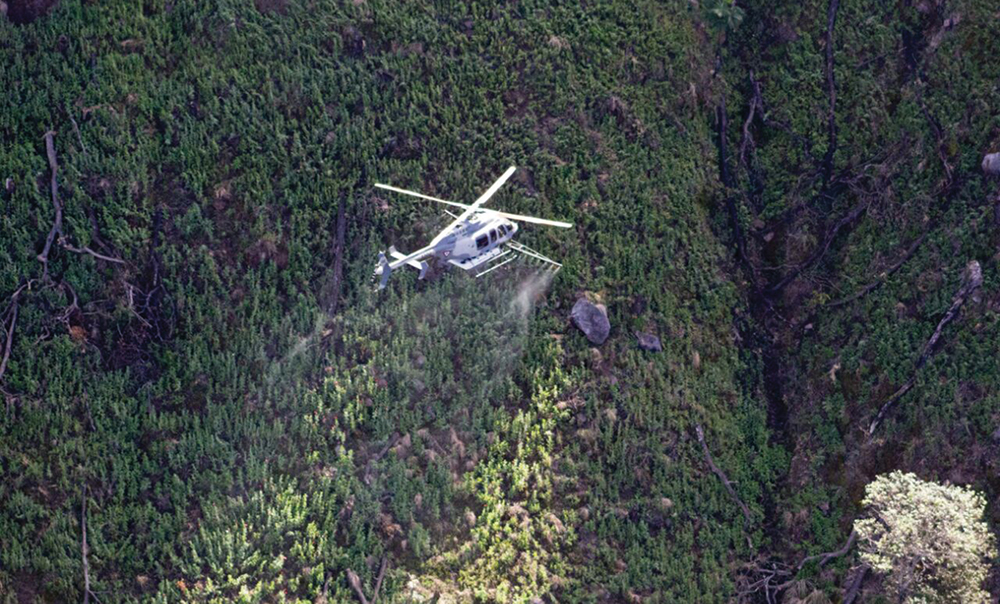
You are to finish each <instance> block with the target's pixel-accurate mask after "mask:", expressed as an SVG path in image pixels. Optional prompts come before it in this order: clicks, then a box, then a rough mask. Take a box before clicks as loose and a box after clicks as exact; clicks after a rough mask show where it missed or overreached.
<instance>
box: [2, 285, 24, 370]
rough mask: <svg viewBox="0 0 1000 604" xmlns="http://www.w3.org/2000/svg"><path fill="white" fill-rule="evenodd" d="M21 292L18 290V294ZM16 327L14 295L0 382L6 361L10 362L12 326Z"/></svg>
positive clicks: (12, 338) (15, 300)
mask: <svg viewBox="0 0 1000 604" xmlns="http://www.w3.org/2000/svg"><path fill="white" fill-rule="evenodd" d="M20 292H21V290H18V294H19V293H20ZM15 325H17V294H15V295H14V297H13V300H11V303H10V326H9V327H8V328H7V337H6V338H4V351H3V359H0V381H2V380H3V374H4V372H5V371H7V361H9V360H10V345H11V343H12V342H13V341H14V326H15Z"/></svg>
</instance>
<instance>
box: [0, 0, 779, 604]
mask: <svg viewBox="0 0 1000 604" xmlns="http://www.w3.org/2000/svg"><path fill="white" fill-rule="evenodd" d="M714 39H715V37H714V34H710V33H706V32H705V31H703V29H702V26H701V25H700V17H699V15H698V14H697V13H695V12H692V11H691V9H690V8H689V7H688V6H687V4H686V3H680V2H678V3H668V4H667V5H662V4H659V3H642V4H640V5H639V6H636V5H634V4H633V3H625V2H616V3H611V4H605V5H602V6H600V7H591V8H589V9H587V10H584V9H582V8H571V7H565V6H558V5H549V4H547V3H544V2H543V3H517V4H511V5H506V6H502V7H496V8H486V7H483V6H471V7H451V8H449V9H448V10H443V9H441V8H440V7H437V6H435V5H431V4H423V3H406V4H403V5H401V4H399V3H390V2H377V1H375V2H373V1H368V0H366V1H363V2H355V3H352V4H350V5H347V6H343V7H340V6H336V7H335V6H331V5H329V4H325V3H298V2H282V1H280V0H275V1H272V2H267V1H264V0H261V1H259V2H257V4H256V6H250V5H249V4H248V3H237V2H229V1H226V0H221V1H218V2H210V3H174V2H163V1H155V0H152V1H149V2H145V3H143V5H142V10H135V8H134V5H133V4H132V3H126V2H108V3H94V4H90V3H85V2H80V1H64V2H61V3H59V4H58V6H56V7H54V8H53V9H52V11H51V12H50V13H48V14H47V15H45V16H44V17H42V18H40V19H38V20H36V21H34V22H32V23H30V24H26V25H17V26H15V25H12V24H8V23H4V24H2V25H0V48H3V53H4V55H5V56H8V57H11V58H12V60H11V62H10V64H9V66H8V67H7V68H5V69H4V70H3V72H2V74H0V87H2V88H3V89H4V90H6V91H7V93H6V94H5V95H4V96H3V98H2V100H0V103H2V107H0V109H2V110H0V132H2V138H3V139H4V140H5V141H11V143H12V144H10V145H5V146H4V148H3V151H2V152H0V171H2V176H3V177H4V178H8V177H9V178H10V179H11V183H12V186H11V187H10V188H9V189H7V190H5V191H4V193H3V197H2V200H3V201H2V203H3V208H4V211H3V213H2V216H0V224H2V229H3V233H4V237H3V238H2V239H0V294H2V296H3V299H4V300H5V302H4V304H5V308H8V311H7V314H6V315H5V319H6V320H5V325H6V326H10V325H11V324H12V322H13V321H12V319H13V318H15V317H16V326H15V327H16V329H13V330H12V333H13V334H14V335H13V338H12V342H13V346H12V347H11V354H10V361H9V364H8V366H7V368H6V372H5V373H4V375H3V377H2V382H0V384H2V386H3V389H4V391H5V393H6V394H5V398H6V400H7V405H6V408H5V409H6V410H5V412H4V413H3V414H0V417H2V419H0V421H2V427H0V432H2V434H4V435H5V436H4V438H3V439H2V440H0V460H2V461H0V468H2V472H3V481H2V486H0V586H2V587H0V591H3V592H4V593H5V596H6V599H7V601H25V602H30V601H33V600H34V599H37V600H39V601H45V602H55V601H65V600H78V599H80V598H81V597H83V595H84V594H83V590H84V586H85V578H84V566H83V556H82V555H81V542H82V529H83V523H84V521H85V523H86V536H87V538H86V543H87V546H88V548H89V554H88V555H87V556H86V558H87V563H88V567H89V571H88V573H87V576H88V579H89V585H90V589H91V590H92V591H93V592H94V593H95V594H98V597H99V598H100V599H101V601H102V602H105V603H108V602H115V601H213V602H222V601H232V600H234V599H239V600H241V601H295V600H300V601H324V600H325V601H349V600H352V599H355V598H356V595H355V594H354V592H353V590H352V587H351V585H350V582H349V581H348V579H347V576H348V573H347V570H348V569H351V570H352V571H353V572H355V573H356V574H357V575H358V576H359V582H360V584H361V586H362V587H363V589H364V591H365V593H367V594H368V595H369V597H371V594H372V590H373V589H375V584H376V582H377V580H376V577H377V576H378V575H379V570H380V568H381V567H382V566H381V565H382V560H383V559H384V560H385V561H386V568H387V571H386V573H385V575H384V582H382V583H381V589H380V592H379V593H380V596H379V598H380V600H379V601H382V600H391V599H393V598H396V599H398V600H400V601H405V600H406V599H408V598H421V597H422V598H431V597H433V594H434V593H435V592H437V593H439V594H443V595H444V596H447V597H448V598H451V597H455V598H458V599H460V600H465V599H479V600H490V601H526V600H528V599H530V598H533V597H541V596H545V597H550V598H551V599H553V600H555V599H558V600H559V601H621V600H625V599H632V600H635V599H647V600H649V601H677V600H681V601H694V600H697V601H701V602H723V601H728V600H729V599H730V598H731V597H732V596H733V594H734V589H735V583H734V573H733V572H732V571H733V569H734V568H737V567H739V566H740V565H742V564H743V563H744V562H746V561H748V560H750V559H751V558H752V557H753V556H754V552H753V550H752V549H751V548H760V547H763V546H765V545H766V543H767V542H768V540H769V537H768V536H767V535H766V534H765V533H764V532H763V530H762V529H761V527H762V526H763V523H762V519H763V518H764V516H765V507H766V506H767V505H769V504H768V503H767V502H768V501H769V500H770V497H769V495H768V493H770V490H771V488H772V486H773V485H774V483H775V480H776V477H777V476H779V475H780V474H782V473H783V472H784V469H785V468H786V466H787V456H786V455H785V454H784V453H783V452H782V450H781V449H780V448H775V447H772V446H771V445H770V444H769V439H768V429H767V426H766V421H767V420H766V415H767V410H766V404H765V403H766V401H765V398H764V397H763V395H762V394H761V392H760V383H761V380H760V376H761V370H760V367H759V363H758V362H757V360H756V359H757V357H756V355H755V354H754V353H753V352H752V351H747V352H741V349H740V347H739V345H738V344H739V340H740V337H741V336H740V335H739V334H740V333H741V332H742V331H746V330H748V329H750V327H749V316H748V312H747V310H746V309H745V304H744V302H742V301H741V296H740V292H739V288H738V287H737V285H736V284H734V281H733V279H732V278H731V275H733V274H735V272H736V267H735V264H734V260H733V258H732V256H731V254H730V253H728V252H727V251H726V246H725V244H723V243H721V242H720V240H719V237H718V236H717V235H716V233H717V232H721V233H723V236H724V237H725V236H727V235H728V234H727V232H726V229H725V224H724V222H722V221H721V218H720V217H722V216H724V215H725V214H724V213H722V210H723V209H724V206H723V205H721V201H720V200H721V195H720V194H719V192H720V186H719V184H718V166H717V163H716V160H715V157H716V155H715V154H716V148H715V146H714V145H713V144H712V131H711V122H710V120H709V119H708V118H707V116H709V115H710V114H711V109H712V107H713V106H714V102H715V95H716V92H714V91H716V89H717V82H715V81H713V76H712V66H713V64H714V61H715V48H716V47H715V43H714V42H713V40H714ZM49 130H53V131H54V132H55V135H54V138H53V142H54V149H55V151H56V155H57V161H58V165H59V170H58V195H59V199H60V204H61V207H62V211H63V217H62V229H61V230H62V233H63V235H64V236H63V237H57V238H56V239H55V241H54V243H53V247H52V250H51V252H50V253H49V256H48V262H47V275H48V277H47V278H42V274H43V267H42V265H41V263H40V262H39V260H38V259H37V258H36V256H37V255H38V254H39V252H40V251H41V250H42V247H43V245H44V242H45V237H46V235H47V233H48V232H49V230H50V228H51V226H52V224H53V223H52V221H53V219H54V206H53V202H52V199H51V197H50V191H49V187H48V184H49V179H50V176H51V173H50V168H49V164H48V161H47V157H46V153H45V147H44V142H43V138H42V137H43V135H44V134H45V133H46V132H47V131H49ZM507 165H518V166H520V167H521V169H520V170H519V172H518V173H517V176H516V178H515V180H514V181H512V183H511V184H510V185H508V187H506V188H505V189H504V190H503V192H502V193H501V194H499V195H498V196H497V197H496V198H495V200H494V201H493V202H491V203H494V204H495V205H496V206H497V207H503V208H505V209H510V210H512V211H517V212H522V213H531V214H535V215H542V216H551V217H554V218H562V219H567V220H571V221H572V222H574V223H575V225H576V227H575V228H574V229H573V230H572V231H570V232H558V233H555V232H548V231H544V230H541V229H533V228H526V229H525V231H524V240H525V242H526V243H528V244H529V245H532V246H535V247H538V248H539V249H541V250H543V251H544V252H545V253H548V254H550V255H553V256H555V257H558V258H560V259H562V260H563V261H564V263H565V268H564V269H563V270H562V271H561V272H560V273H558V274H557V275H556V276H555V279H554V280H553V281H552V282H551V284H549V283H548V281H547V279H546V277H545V276H544V275H540V274H538V273H537V272H532V271H531V269H528V268H522V269H519V270H517V271H513V272H511V273H510V274H508V275H498V276H497V278H496V279H494V280H488V279H487V278H484V279H483V280H480V281H470V280H469V279H468V278H467V277H466V276H464V275H457V274H451V273H445V274H442V275H439V276H437V277H435V278H434V279H432V280H431V281H430V282H426V283H420V284H417V283H416V282H415V281H414V280H413V276H412V275H402V276H401V277H402V278H400V279H395V280H394V282H393V283H392V285H391V287H390V289H389V290H388V291H386V292H385V293H384V294H383V295H382V296H376V295H375V294H374V293H373V292H372V291H371V290H370V284H369V278H370V271H371V268H372V263H373V260H374V256H375V253H376V251H377V250H378V249H380V248H383V247H385V246H386V245H388V244H389V243H395V244H396V245H397V246H399V247H400V248H401V249H411V248H412V247H413V246H415V245H418V244H419V242H420V241H421V240H422V239H423V238H426V236H428V235H429V234H431V233H432V232H433V230H434V228H437V227H439V226H440V225H441V224H442V221H441V218H440V214H439V212H438V209H437V208H430V207H427V206H425V205H420V204H419V203H414V202H412V201H410V200H406V199H398V198H389V197H387V196H385V195H382V194H376V193H375V190H374V189H373V188H372V183H374V182H376V181H381V182H391V183H393V184H396V185H398V186H404V187H407V188H413V189H418V190H421V191H423V192H426V193H430V194H438V195H441V196H444V197H448V198H452V199H459V200H461V199H472V198H474V197H475V196H476V195H477V194H478V192H479V191H480V190H481V189H482V188H483V187H485V186H487V184H488V183H489V182H490V181H491V180H492V179H493V178H495V177H496V175H498V174H499V173H500V172H501V171H502V170H503V169H504V168H505V167H506V166H507ZM338 214H339V219H338ZM338 223H339V224H338ZM338 232H342V233H343V236H342V237H340V236H338ZM64 244H65V245H64ZM85 247H86V248H88V249H91V250H93V251H95V252H97V253H99V254H100V255H102V256H104V257H105V258H112V259H119V260H121V262H115V261H113V260H108V259H101V258H98V257H97V256H94V255H92V254H89V253H86V252H84V253H74V252H73V251H71V249H77V250H80V249H83V248H85ZM30 279H38V280H37V281H29V280H30ZM29 283H30V285H31V286H30V288H26V289H24V290H21V293H20V294H19V295H18V296H17V298H16V300H15V303H14V304H11V305H10V306H7V303H6V301H7V300H9V299H10V298H9V296H11V295H12V294H13V293H14V292H16V291H17V290H18V289H19V287H20V286H21V285H23V284H29ZM585 292H588V293H587V295H591V296H593V297H595V298H597V299H599V300H600V301H602V302H603V303H604V304H606V305H607V307H608V309H609V312H610V315H611V320H612V324H613V330H612V337H611V339H610V340H609V341H608V342H607V343H606V344H605V345H603V346H602V347H601V348H600V349H599V350H595V349H592V348H591V347H590V346H589V345H588V344H587V342H586V340H585V339H584V338H583V337H582V335H581V334H579V332H577V331H576V330H575V329H573V328H572V327H570V326H569V324H568V322H567V320H566V318H567V316H568V312H569V308H570V307H571V305H572V304H573V302H574V301H575V300H576V299H577V297H579V296H581V295H584V294H585ZM539 293H540V295H536V294H539ZM536 302H537V305H538V306H537V307H536V306H535V303H536ZM638 330H644V331H651V332H653V333H656V334H658V335H659V336H660V337H661V338H662V339H663V341H664V348H665V350H664V352H662V353H659V354H656V353H652V354H651V353H645V352H642V351H639V350H638V349H637V347H636V342H635V336H634V332H635V331H638ZM696 424H697V425H701V426H702V427H703V428H704V431H705V434H706V442H707V444H708V445H709V446H710V447H711V450H712V454H713V457H714V460H715V463H717V464H718V465H719V466H720V467H722V468H724V470H725V471H726V472H727V473H728V475H729V477H730V478H731V479H732V480H733V481H734V483H735V486H736V490H737V492H738V494H739V496H740V498H741V499H742V500H743V501H745V502H747V504H748V505H749V510H748V512H749V513H750V514H751V515H752V516H751V520H752V522H749V523H748V522H746V520H745V519H744V517H743V514H742V513H741V511H740V509H739V507H738V506H737V505H736V504H735V503H734V502H733V501H732V499H731V498H730V497H729V495H728V494H727V493H726V491H725V489H724V487H723V485H722V483H721V482H720V481H719V480H718V479H717V478H716V476H715V475H713V474H712V472H711V470H710V468H709V466H708V465H707V463H706V460H705V457H704V455H703V452H702V448H701V446H700V445H699V443H698V442H697V440H696V439H695V433H694V426H695V425H696ZM84 501H85V502H86V505H85V506H84V505H83V502H84ZM546 594H548V596H546Z"/></svg>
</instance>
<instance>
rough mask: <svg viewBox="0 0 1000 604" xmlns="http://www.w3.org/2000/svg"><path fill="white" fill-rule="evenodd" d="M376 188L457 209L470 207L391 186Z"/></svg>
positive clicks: (376, 184) (380, 185) (377, 185)
mask: <svg viewBox="0 0 1000 604" xmlns="http://www.w3.org/2000/svg"><path fill="white" fill-rule="evenodd" d="M375 186H376V187H378V188H380V189H386V190H387V191H395V192H396V193H402V194H403V195H412V196H413V197H419V198H420V199H426V200H428V201H436V202H438V203H443V204H445V205H449V206H455V207H456V208H466V209H467V208H468V207H469V206H467V205H465V204H464V203H458V202H455V201H448V200H447V199H440V198H438V197H431V196H430V195H424V194H423V193H417V192H415V191H407V190H406V189H400V188H399V187H392V186H389V185H383V184H379V183H375Z"/></svg>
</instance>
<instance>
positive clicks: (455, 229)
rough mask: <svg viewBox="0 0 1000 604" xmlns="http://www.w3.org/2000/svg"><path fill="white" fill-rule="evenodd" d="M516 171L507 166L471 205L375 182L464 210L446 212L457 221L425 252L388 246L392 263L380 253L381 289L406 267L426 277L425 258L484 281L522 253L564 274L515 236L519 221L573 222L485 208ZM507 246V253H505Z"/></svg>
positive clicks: (558, 224) (563, 224)
mask: <svg viewBox="0 0 1000 604" xmlns="http://www.w3.org/2000/svg"><path fill="white" fill-rule="evenodd" d="M516 169H517V168H516V167H515V166H511V167H510V168H507V171H506V172H504V173H503V176H501V177H500V178H498V179H497V181H496V182H494V183H493V185H492V186H491V187H490V188H489V189H487V190H486V192H485V193H483V194H482V195H481V196H480V197H479V199H477V200H476V201H474V202H473V203H472V205H465V204H463V203H458V202H454V201H448V200H446V199H438V198H437V197H431V196H430V195H423V194H421V193H415V192H413V191H407V190H406V189H400V188H397V187H391V186H389V185H383V184H376V185H375V186H376V187H378V188H380V189H386V190H389V191H395V192H396V193H402V194H404V195H411V196H413V197H419V198H420V199H427V200H430V201H436V202H438V203H443V204H445V205H449V206H454V207H456V208H462V210H463V211H462V213H461V214H458V215H455V214H453V213H451V212H449V211H447V210H445V213H446V214H448V215H449V216H451V217H452V218H454V220H453V221H452V222H451V224H449V225H448V226H446V227H445V228H444V230H443V231H441V232H440V233H438V235H437V236H436V237H434V239H431V242H430V243H429V244H428V245H427V246H426V247H423V248H420V249H419V250H417V251H415V252H412V253H410V254H403V253H400V252H399V251H397V250H396V248H395V247H389V255H390V256H392V258H393V260H392V262H390V261H389V260H388V259H387V258H386V255H385V252H379V254H378V264H377V265H376V267H375V278H376V279H378V280H379V284H378V288H379V289H383V288H385V285H386V283H388V282H389V275H390V274H392V271H394V270H396V269H397V268H399V267H401V266H403V265H406V266H411V267H413V268H415V269H417V270H418V271H420V275H419V276H418V277H417V278H418V279H423V278H424V276H425V275H426V274H427V262H426V261H425V260H424V259H425V258H430V257H436V258H440V259H441V260H446V261H448V263H450V264H452V265H454V266H457V267H458V268H461V269H464V270H467V271H476V277H481V276H483V275H485V274H486V273H488V272H490V271H493V270H496V269H498V268H500V267H501V266H503V265H505V264H507V263H508V262H511V261H512V260H514V259H515V258H517V256H518V254H523V255H525V256H528V257H531V258H535V259H538V260H541V261H543V262H546V263H548V264H550V265H552V266H554V267H555V268H556V270H559V268H560V267H562V265H561V264H559V263H558V262H556V261H554V260H551V259H549V258H546V257H545V256H543V255H541V254H539V253H538V252H536V251H534V250H532V249H530V248H528V247H527V246H524V245H521V244H520V243H516V242H514V241H512V239H513V237H514V234H515V233H517V231H518V230H519V229H518V226H517V223H518V222H531V223H534V224H544V225H547V226H554V227H560V228H564V229H568V228H570V227H572V226H573V225H572V224H571V223H568V222H559V221H558V220H546V219H544V218H535V217H534V216H520V215H518V214H508V213H507V212H500V211H497V210H487V209H484V208H482V205H483V204H485V203H486V202H487V200H489V198H490V197H492V196H493V194H494V193H496V192H497V190H499V189H500V187H502V186H503V185H504V183H505V182H507V179H509V178H510V177H511V175H512V174H514V170H516ZM504 246H506V248H507V249H504ZM511 253H513V256H511V257H509V258H506V259H505V260H503V261H502V262H498V261H499V260H500V259H501V258H503V257H505V256H507V255H508V254H511Z"/></svg>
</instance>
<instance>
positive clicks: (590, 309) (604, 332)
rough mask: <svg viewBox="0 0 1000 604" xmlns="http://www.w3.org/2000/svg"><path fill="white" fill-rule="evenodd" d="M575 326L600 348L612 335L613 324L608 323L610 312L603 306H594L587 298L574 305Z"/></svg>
mask: <svg viewBox="0 0 1000 604" xmlns="http://www.w3.org/2000/svg"><path fill="white" fill-rule="evenodd" d="M570 319H571V320H572V321H573V325H576V326H577V328H579V330H580V331H582V332H583V334H584V335H585V336H587V339H588V340H590V343H591V344H596V345H598V346H600V345H601V344H603V343H604V341H605V340H607V339H608V334H609V333H611V322H610V321H608V310H607V308H605V307H604V305H603V304H594V303H593V302H591V301H590V300H587V299H586V298H580V299H579V300H577V301H576V304H574V305H573V310H572V312H571V313H570Z"/></svg>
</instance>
